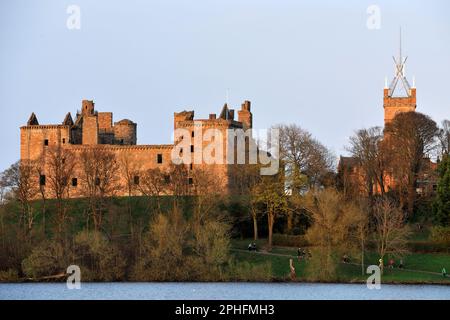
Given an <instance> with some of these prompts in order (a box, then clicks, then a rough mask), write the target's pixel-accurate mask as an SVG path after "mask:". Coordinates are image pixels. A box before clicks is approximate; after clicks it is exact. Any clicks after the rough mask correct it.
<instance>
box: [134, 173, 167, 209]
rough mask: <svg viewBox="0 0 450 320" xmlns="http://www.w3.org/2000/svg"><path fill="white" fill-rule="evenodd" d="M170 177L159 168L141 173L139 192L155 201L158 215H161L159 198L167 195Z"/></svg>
mask: <svg viewBox="0 0 450 320" xmlns="http://www.w3.org/2000/svg"><path fill="white" fill-rule="evenodd" d="M169 178H170V175H169V174H168V173H165V172H164V171H162V170H161V169H159V168H155V169H147V170H145V171H143V172H142V179H141V180H142V181H140V183H139V190H140V191H141V192H142V194H143V195H145V196H146V197H148V198H149V203H150V200H151V199H156V206H157V210H158V213H161V201H160V199H159V198H160V197H161V196H162V195H164V194H166V193H167V190H168V185H169V182H170V181H169Z"/></svg>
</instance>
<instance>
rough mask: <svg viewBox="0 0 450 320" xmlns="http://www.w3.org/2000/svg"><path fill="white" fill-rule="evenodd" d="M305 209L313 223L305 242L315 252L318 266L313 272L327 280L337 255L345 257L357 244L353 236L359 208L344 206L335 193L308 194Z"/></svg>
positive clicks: (342, 200)
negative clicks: (343, 254)
mask: <svg viewBox="0 0 450 320" xmlns="http://www.w3.org/2000/svg"><path fill="white" fill-rule="evenodd" d="M304 206H305V208H306V210H307V211H308V212H309V213H310V216H311V219H312V226H311V227H310V228H309V229H308V230H307V233H306V238H307V239H308V242H309V243H311V244H312V245H313V246H314V247H315V248H316V252H315V253H314V254H313V258H314V259H315V261H314V263H313V264H314V266H315V264H316V263H317V264H319V265H320V267H319V268H317V270H313V271H314V272H315V273H316V274H317V276H318V278H319V279H324V280H330V279H332V278H333V276H334V272H335V265H336V261H335V259H336V253H341V254H342V253H348V252H350V251H351V250H353V249H354V248H355V247H356V245H357V243H358V242H357V241H356V237H355V232H356V231H357V228H358V225H359V223H360V212H359V210H360V208H359V207H358V206H356V205H355V204H354V203H352V202H346V201H345V200H344V198H343V196H342V195H341V194H340V193H338V192H337V191H336V190H334V189H325V190H323V191H315V192H313V191H310V192H308V194H307V195H306V196H305V198H304Z"/></svg>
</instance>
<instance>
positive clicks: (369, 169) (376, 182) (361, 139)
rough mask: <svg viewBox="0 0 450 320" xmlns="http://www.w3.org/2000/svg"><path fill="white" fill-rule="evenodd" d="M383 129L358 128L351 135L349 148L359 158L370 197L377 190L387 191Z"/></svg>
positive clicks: (382, 192)
mask: <svg viewBox="0 0 450 320" xmlns="http://www.w3.org/2000/svg"><path fill="white" fill-rule="evenodd" d="M382 140H383V131H382V129H381V128H380V127H372V128H369V129H361V130H358V131H357V132H356V133H355V134H354V135H353V136H352V137H350V147H349V148H348V150H349V151H350V152H351V154H352V156H353V157H354V158H355V159H356V160H357V162H358V165H359V166H360V167H361V169H362V172H363V174H364V180H365V187H366V191H367V195H368V196H369V197H371V196H373V194H374V193H375V192H376V191H377V190H376V189H377V187H379V190H380V193H381V194H384V193H385V186H384V181H385V177H386V163H385V162H386V161H385V157H384V152H382Z"/></svg>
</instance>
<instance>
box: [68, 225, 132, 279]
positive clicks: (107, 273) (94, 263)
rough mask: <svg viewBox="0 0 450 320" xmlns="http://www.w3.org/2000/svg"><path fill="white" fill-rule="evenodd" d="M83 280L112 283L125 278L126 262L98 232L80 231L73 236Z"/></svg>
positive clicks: (118, 251)
mask: <svg viewBox="0 0 450 320" xmlns="http://www.w3.org/2000/svg"><path fill="white" fill-rule="evenodd" d="M74 251H75V253H76V256H77V259H76V261H75V264H79V266H80V269H81V276H82V279H84V280H103V281H113V280H122V279H123V278H124V276H125V268H126V260H125V258H124V257H123V255H122V253H121V252H120V250H119V249H118V248H117V247H116V246H114V245H113V244H111V243H110V242H109V241H108V240H107V239H106V237H105V236H104V235H103V234H102V233H100V232H98V231H82V232H80V233H78V234H77V235H76V236H75V247H74Z"/></svg>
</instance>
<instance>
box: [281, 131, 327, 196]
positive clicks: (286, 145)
mask: <svg viewBox="0 0 450 320" xmlns="http://www.w3.org/2000/svg"><path fill="white" fill-rule="evenodd" d="M276 128H277V129H279V130H280V159H281V160H282V161H283V163H284V164H285V170H286V171H285V173H286V175H287V176H288V177H290V178H295V179H294V181H292V185H293V189H294V190H293V192H298V191H299V189H301V188H302V185H301V184H298V183H296V182H298V181H300V180H298V178H300V177H301V175H304V176H306V177H307V178H308V179H307V181H306V182H307V183H308V184H309V186H314V185H320V184H321V183H322V181H321V180H322V178H323V177H324V176H326V175H327V173H328V172H329V171H330V170H332V169H333V168H334V156H333V155H332V153H331V152H330V151H329V150H328V149H327V148H326V147H325V146H323V145H322V144H321V143H320V142H319V141H317V140H316V139H314V138H313V137H312V135H311V134H310V133H309V132H307V131H305V130H303V129H302V128H300V127H299V126H297V125H295V124H291V125H278V126H276ZM291 180H292V179H291ZM288 182H289V179H288ZM304 182H305V181H304Z"/></svg>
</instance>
